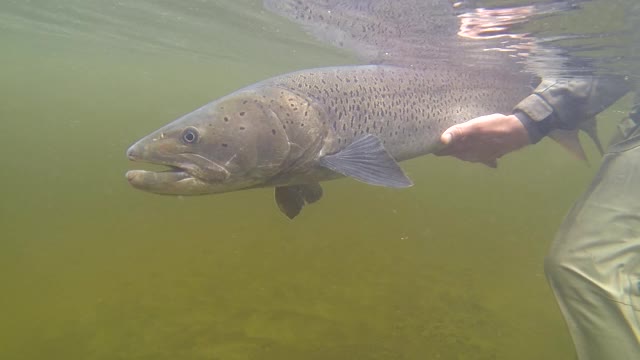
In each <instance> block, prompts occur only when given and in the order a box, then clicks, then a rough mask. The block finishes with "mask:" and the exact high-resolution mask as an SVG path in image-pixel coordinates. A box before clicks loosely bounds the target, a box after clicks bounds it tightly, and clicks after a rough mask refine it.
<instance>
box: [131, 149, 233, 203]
mask: <svg viewBox="0 0 640 360" xmlns="http://www.w3.org/2000/svg"><path fill="white" fill-rule="evenodd" d="M127 157H128V158H129V160H131V161H135V162H142V163H149V164H154V165H161V166H165V167H166V169H165V170H159V171H154V170H129V171H127V172H126V174H125V176H126V178H127V181H128V182H129V184H130V185H131V186H133V187H134V188H136V189H140V190H143V191H148V192H152V193H157V194H167V195H198V194H203V193H208V192H209V190H208V189H210V187H211V186H212V185H218V184H220V183H222V182H223V181H224V180H226V179H227V178H228V177H229V172H228V171H227V169H225V168H224V167H222V166H220V165H218V164H216V163H215V162H213V161H211V160H209V159H207V158H205V157H203V156H201V155H198V154H193V153H183V154H174V155H171V156H160V155H158V154H155V155H154V156H150V155H149V154H146V155H145V151H140V150H139V148H138V147H136V145H133V146H132V147H131V148H129V150H128V151H127Z"/></svg>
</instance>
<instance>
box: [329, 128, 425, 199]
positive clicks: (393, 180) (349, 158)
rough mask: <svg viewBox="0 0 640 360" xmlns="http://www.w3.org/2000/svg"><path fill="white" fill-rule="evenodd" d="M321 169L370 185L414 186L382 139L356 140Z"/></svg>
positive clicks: (333, 155)
mask: <svg viewBox="0 0 640 360" xmlns="http://www.w3.org/2000/svg"><path fill="white" fill-rule="evenodd" d="M320 165H322V166H324V167H326V168H328V169H330V170H333V171H335V172H337V173H340V174H342V175H345V176H349V177H352V178H354V179H356V180H359V181H362V182H364V183H367V184H371V185H377V186H386V187H392V188H405V187H409V186H411V185H413V182H411V180H410V179H409V178H408V177H407V176H406V175H405V174H404V172H403V171H402V169H401V168H400V165H398V163H397V162H396V161H395V160H394V159H393V157H391V155H390V154H389V152H388V151H387V149H385V148H384V146H383V145H382V143H381V142H380V139H378V138H377V137H376V136H374V135H371V134H368V135H365V136H363V137H360V138H357V139H356V140H355V141H354V142H352V143H351V144H350V145H349V146H347V147H346V148H344V149H343V150H342V151H340V152H338V153H335V154H332V155H327V156H325V157H323V158H321V159H320Z"/></svg>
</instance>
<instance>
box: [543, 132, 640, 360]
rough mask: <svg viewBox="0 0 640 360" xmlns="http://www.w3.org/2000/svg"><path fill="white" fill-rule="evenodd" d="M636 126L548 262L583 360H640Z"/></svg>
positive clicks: (612, 152) (609, 158) (639, 140)
mask: <svg viewBox="0 0 640 360" xmlns="http://www.w3.org/2000/svg"><path fill="white" fill-rule="evenodd" d="M629 124H630V125H631V126H630V127H627V131H628V133H627V134H625V135H627V136H624V137H623V138H625V140H622V141H621V142H619V143H617V144H614V145H612V146H611V148H610V149H609V151H608V153H607V154H606V155H605V157H604V162H603V165H602V167H601V168H600V170H599V172H598V174H597V175H596V177H595V179H594V180H593V183H592V184H591V186H590V188H589V189H588V191H587V192H586V193H585V194H584V195H583V197H582V198H581V199H580V200H579V202H578V203H577V204H576V205H575V206H574V208H573V209H572V210H571V212H570V213H569V215H568V216H567V218H566V219H565V221H564V223H563V225H562V227H561V228H560V230H559V232H558V234H557V236H556V239H555V241H554V243H553V245H552V247H551V252H550V255H549V256H548V258H547V259H546V262H545V272H546V275H547V277H548V280H549V283H550V285H551V287H552V289H553V292H554V294H555V296H556V299H557V301H558V304H559V306H560V309H561V311H562V313H563V315H564V317H565V320H566V322H567V326H568V327H569V331H570V333H571V336H572V338H573V341H574V344H575V346H576V351H577V354H578V358H579V359H580V360H626V359H629V360H631V359H634V360H635V359H640V130H639V129H638V128H639V126H638V125H635V124H633V123H629Z"/></svg>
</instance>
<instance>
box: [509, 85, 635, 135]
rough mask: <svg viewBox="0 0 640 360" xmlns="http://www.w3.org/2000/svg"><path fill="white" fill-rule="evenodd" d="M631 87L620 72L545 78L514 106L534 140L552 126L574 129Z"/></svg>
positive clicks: (516, 113)
mask: <svg viewBox="0 0 640 360" xmlns="http://www.w3.org/2000/svg"><path fill="white" fill-rule="evenodd" d="M630 90H631V84H630V81H628V80H627V79H626V78H625V77H622V76H601V77H579V78H574V79H545V80H543V81H542V82H541V83H540V85H538V87H537V88H536V89H535V90H534V92H533V94H531V95H529V96H528V97H526V98H525V99H524V100H522V101H521V102H520V103H519V104H518V105H516V107H515V108H514V110H513V112H514V114H515V115H516V116H517V117H518V119H520V121H521V122H522V124H523V125H524V126H525V128H526V129H527V130H528V132H529V138H530V139H531V143H533V144H535V143H537V142H538V141H540V140H541V139H542V138H543V137H544V136H546V135H547V134H548V133H549V132H550V131H552V130H555V129H563V130H573V129H577V128H578V127H579V126H580V124H581V123H582V122H584V121H588V120H590V119H592V118H593V117H594V116H596V115H597V114H598V113H600V112H601V111H603V110H604V109H606V108H608V107H609V106H611V105H612V104H613V103H614V102H616V101H617V100H618V99H619V98H621V97H622V96H624V95H625V94H626V93H627V92H629V91H630Z"/></svg>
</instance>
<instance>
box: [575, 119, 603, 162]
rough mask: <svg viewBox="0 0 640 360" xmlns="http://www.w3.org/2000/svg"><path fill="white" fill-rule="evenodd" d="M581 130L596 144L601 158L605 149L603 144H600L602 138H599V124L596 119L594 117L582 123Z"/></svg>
mask: <svg viewBox="0 0 640 360" xmlns="http://www.w3.org/2000/svg"><path fill="white" fill-rule="evenodd" d="M579 129H580V130H582V131H584V132H585V133H586V134H587V135H588V136H589V138H591V141H593V143H594V144H596V147H597V148H598V151H599V152H600V156H602V155H604V148H603V147H602V143H601V142H600V138H599V137H598V123H597V122H596V118H595V117H593V118H591V119H589V120H587V121H584V122H582V123H580V126H579Z"/></svg>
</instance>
